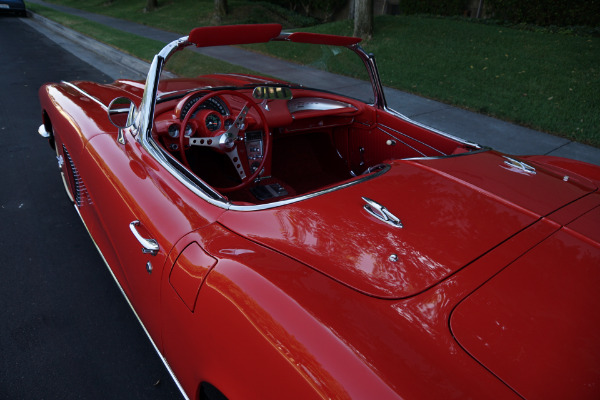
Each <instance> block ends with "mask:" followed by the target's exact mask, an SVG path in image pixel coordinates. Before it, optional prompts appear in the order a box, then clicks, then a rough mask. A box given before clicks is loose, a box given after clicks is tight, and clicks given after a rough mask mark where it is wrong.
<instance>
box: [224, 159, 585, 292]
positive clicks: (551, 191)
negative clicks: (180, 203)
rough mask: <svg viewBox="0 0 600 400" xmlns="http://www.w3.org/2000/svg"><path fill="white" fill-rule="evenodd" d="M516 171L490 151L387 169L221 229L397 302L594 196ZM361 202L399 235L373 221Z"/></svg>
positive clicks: (229, 215) (549, 177)
mask: <svg viewBox="0 0 600 400" xmlns="http://www.w3.org/2000/svg"><path fill="white" fill-rule="evenodd" d="M524 168H525V169H526V168H527V167H525V166H523V165H520V164H518V163H516V160H512V159H508V158H506V157H503V156H501V155H499V154H498V153H495V152H493V151H485V152H480V153H476V154H470V155H465V156H457V157H448V158H442V159H415V160H401V161H394V162H393V163H392V164H391V168H390V170H389V171H387V172H386V173H384V174H382V175H380V176H377V177H375V178H373V179H370V180H367V181H364V182H361V183H357V184H355V185H350V186H348V187H345V188H343V189H339V190H335V191H331V192H329V193H325V194H322V195H320V196H315V197H311V198H307V199H305V200H302V201H298V202H295V203H291V204H287V205H284V206H280V207H276V208H271V209H266V210H258V211H251V212H248V211H233V210H230V211H227V212H226V213H224V214H223V215H222V217H221V218H220V222H221V223H222V224H223V225H224V226H226V227H228V228H229V229H231V230H233V231H235V232H237V233H239V234H241V235H244V236H246V237H247V238H249V239H251V240H253V241H255V242H257V243H260V244H262V245H264V246H267V247H269V248H272V249H274V250H277V251H279V252H281V253H283V254H286V255H288V256H290V257H292V258H294V259H296V260H298V261H300V262H302V263H304V264H306V265H308V266H310V267H312V268H314V269H316V270H318V271H320V272H322V273H323V274H326V275H328V276H330V277H331V278H333V279H336V280H337V281H339V282H340V283H342V284H344V285H347V286H349V287H351V288H354V289H356V290H358V291H360V292H363V293H365V294H368V295H371V296H376V297H380V298H404V297H408V296H412V295H415V294H417V293H419V292H421V291H423V290H425V289H427V288H429V287H431V286H432V285H434V284H436V283H437V282H439V281H440V280H442V279H444V278H446V277H447V276H449V275H451V274H453V273H454V272H456V271H458V270H459V269H461V268H462V267H464V266H466V265H467V264H469V263H470V262H472V261H473V260H475V259H477V258H478V257H480V256H481V255H482V254H484V253H486V252H487V251H489V250H490V249H492V248H494V247H495V246H497V245H499V244H500V243H502V242H503V241H505V240H506V239H507V238H509V237H511V236H513V235H514V234H516V233H517V232H519V231H521V230H522V229H524V228H525V227H527V226H529V225H531V224H533V223H535V222H536V221H537V220H538V219H539V218H541V217H542V216H544V215H547V214H549V213H551V212H552V211H554V210H556V209H558V208H560V207H562V206H564V205H565V204H568V203H570V202H572V201H574V200H576V199H578V198H580V197H582V196H585V195H586V194H588V193H590V192H592V191H594V190H596V188H595V186H594V185H592V184H591V183H590V182H589V181H584V180H583V179H575V178H572V177H568V178H566V177H564V176H560V175H557V174H555V173H553V172H551V171H547V170H543V169H542V168H539V167H537V168H535V169H533V170H532V169H531V168H530V169H529V171H526V170H525V169H524ZM363 197H366V198H369V199H372V200H374V201H376V202H377V203H379V204H381V205H382V206H384V207H385V208H386V209H387V210H388V211H389V212H390V213H392V214H394V215H395V216H396V217H398V218H399V219H400V220H401V222H402V224H403V227H402V228H400V227H396V226H392V225H390V224H388V223H385V222H383V221H381V220H379V219H377V218H375V217H373V216H372V215H371V214H369V213H368V212H367V211H366V210H365V208H364V205H365V200H364V199H363Z"/></svg>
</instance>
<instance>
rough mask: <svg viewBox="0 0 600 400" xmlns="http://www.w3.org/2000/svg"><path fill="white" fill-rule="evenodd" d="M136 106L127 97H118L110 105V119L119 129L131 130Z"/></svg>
mask: <svg viewBox="0 0 600 400" xmlns="http://www.w3.org/2000/svg"><path fill="white" fill-rule="evenodd" d="M134 112H135V104H133V101H132V100H131V99H129V98H127V97H117V98H116V99H114V100H113V101H111V102H110V104H109V105H108V119H110V122H112V124H113V125H114V126H116V127H117V128H119V129H124V128H129V127H130V126H131V125H132V124H133V118H130V116H133V113H134Z"/></svg>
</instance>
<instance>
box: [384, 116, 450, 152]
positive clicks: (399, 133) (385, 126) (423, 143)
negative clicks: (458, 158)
mask: <svg viewBox="0 0 600 400" xmlns="http://www.w3.org/2000/svg"><path fill="white" fill-rule="evenodd" d="M383 128H385V129H389V130H390V131H392V132H394V133H397V134H398V135H402V136H404V137H406V138H409V139H411V140H414V141H415V142H417V143H420V144H422V145H423V146H425V147H429V148H430V149H431V150H433V151H437V152H438V153H440V155H442V156H447V154H446V153H444V152H443V151H441V150H438V149H436V148H435V147H433V146H431V145H429V144H427V143H425V142H422V141H420V140H417V139H415V138H414V137H412V136H409V135H407V134H405V133H402V132H400V131H398V130H396V129H394V128H392V127H389V126H387V125H383V124H378V125H377V129H379V130H380V131H382V132H383V133H385V134H386V135H389V136H391V137H393V138H394V139H396V140H398V141H400V142H402V143H403V144H404V145H405V146H408V147H410V148H411V149H413V150H414V151H416V152H417V153H421V155H422V156H423V157H426V154H425V153H423V152H422V151H419V150H417V149H415V148H414V147H413V146H411V145H409V144H408V143H406V142H404V141H402V140H400V139H399V138H397V137H396V136H394V135H392V134H391V133H389V132H386V131H385V130H384V129H383Z"/></svg>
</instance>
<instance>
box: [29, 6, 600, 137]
mask: <svg viewBox="0 0 600 400" xmlns="http://www.w3.org/2000/svg"><path fill="white" fill-rule="evenodd" d="M53 2H54V3H60V4H63V5H68V6H71V7H77V8H80V9H84V10H87V11H91V12H96V13H102V14H106V15H111V16H114V17H119V18H124V19H129V20H132V21H135V22H138V23H142V24H146V25H151V26H155V27H158V28H162V29H165V30H169V31H174V32H179V33H181V34H186V33H187V32H189V30H190V29H191V28H192V27H195V26H200V25H210V24H211V18H212V12H213V1H212V0H177V1H166V0H159V8H158V9H157V10H156V11H154V12H152V13H146V12H143V9H144V6H145V4H146V1H145V0H129V1H118V0H113V1H112V2H108V1H106V0H55V1H53ZM28 6H29V7H30V8H31V9H32V10H33V11H36V12H39V13H40V14H42V15H45V16H48V17H49V18H53V19H57V20H58V21H59V22H61V23H63V24H65V25H68V26H70V27H71V28H73V29H76V30H80V31H82V32H83V33H86V34H88V35H90V36H93V37H99V38H101V40H103V41H107V39H106V38H107V37H109V40H110V41H109V44H112V45H114V46H116V47H120V48H125V49H128V47H133V48H135V49H134V50H131V49H129V50H128V51H129V52H131V53H132V54H134V55H136V56H138V57H141V58H144V59H149V58H150V57H151V55H152V54H154V53H155V52H156V51H157V50H158V49H160V48H161V45H160V44H157V43H156V42H154V43H153V42H152V41H145V39H140V38H136V37H132V36H134V35H126V36H123V35H122V34H118V32H111V31H110V30H107V28H104V27H102V26H93V24H90V23H86V22H84V21H75V22H73V19H72V17H68V16H64V15H61V14H60V13H55V12H50V13H49V12H48V10H47V9H43V8H41V7H39V6H37V5H35V4H31V3H29V4H28ZM229 6H230V15H229V16H228V17H227V18H226V19H225V20H224V23H231V24H235V23H259V22H280V23H282V24H283V25H284V27H285V28H292V27H294V26H299V25H301V24H303V23H304V22H305V21H306V20H305V19H302V18H301V17H297V16H294V15H292V14H290V13H288V12H287V11H285V10H283V9H278V8H276V7H272V6H270V5H266V4H263V3H261V2H250V1H243V0H239V1H229ZM50 14H54V15H50ZM91 30H93V31H95V32H90V31H91ZM97 30H99V32H97ZM104 30H107V32H109V33H108V34H106V33H102V32H103V31H104ZM303 30H308V31H312V32H320V33H333V34H343V35H351V34H352V24H351V23H350V22H349V21H339V22H333V23H328V24H322V25H316V26H312V27H308V28H303ZM140 40H141V41H142V42H143V43H138V44H136V45H135V46H130V45H129V43H130V42H133V41H135V42H136V43H137V41H140ZM123 42H125V43H123ZM363 47H364V48H365V50H367V51H369V52H373V53H375V55H376V56H377V61H378V65H379V69H380V72H381V73H382V80H383V82H384V84H385V85H387V86H391V87H394V88H397V89H401V90H405V91H408V92H411V93H415V94H419V95H422V96H426V97H429V98H432V99H436V100H439V101H443V102H446V103H448V104H453V105H456V106H459V107H463V108H467V109H470V110H474V111H477V112H481V113H485V114H488V115H491V116H494V117H497V118H501V119H504V120H507V121H512V122H515V123H518V124H521V125H524V126H527V127H531V128H533V129H538V130H541V131H545V132H548V133H552V134H555V135H559V136H562V137H565V138H568V139H572V140H577V141H579V142H581V143H586V144H590V145H593V146H596V147H600V95H598V93H599V92H600V38H598V37H591V36H589V37H588V36H576V35H570V34H566V33H550V32H547V31H544V30H537V31H532V30H520V29H515V28H510V27H505V26H499V25H493V24H483V23H478V22H473V21H469V20H463V19H453V18H437V17H428V16H381V17H377V18H376V19H375V34H374V37H373V39H371V40H369V41H368V42H366V43H363ZM138 53H139V54H138ZM279 56H285V55H282V54H279ZM289 57H290V58H293V57H302V54H297V53H296V54H290V55H289ZM223 68H226V66H223ZM340 73H344V71H340Z"/></svg>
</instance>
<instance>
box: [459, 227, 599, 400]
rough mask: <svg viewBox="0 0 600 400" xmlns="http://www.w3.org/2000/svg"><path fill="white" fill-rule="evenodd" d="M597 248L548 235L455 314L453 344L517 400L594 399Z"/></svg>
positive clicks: (596, 378) (573, 237) (563, 236)
mask: <svg viewBox="0 0 600 400" xmlns="http://www.w3.org/2000/svg"><path fill="white" fill-rule="evenodd" d="M597 226H598V225H597ZM599 249H600V243H598V242H595V243H589V242H584V241H581V240H580V239H579V238H578V237H577V235H573V234H572V233H571V232H570V230H569V228H564V229H562V230H561V231H559V232H557V233H555V234H554V235H552V236H551V237H550V238H549V239H547V240H545V241H544V242H543V243H541V244H540V245H538V246H536V247H535V248H533V249H532V250H530V251H529V252H527V253H526V254H525V255H524V256H522V257H521V258H519V259H518V260H516V261H515V262H514V263H512V264H511V265H510V266H509V267H508V268H506V269H505V270H504V271H502V272H501V273H500V274H498V275H497V276H495V277H494V278H493V279H491V280H490V281H489V282H487V283H486V284H485V285H483V287H482V288H480V289H479V290H477V291H476V292H475V293H473V294H472V295H470V296H469V297H467V299H466V300H465V301H464V302H463V303H461V304H460V305H459V306H458V307H457V308H456V310H455V312H454V313H453V315H452V318H451V327H452V332H453V333H454V335H455V336H456V338H457V339H458V342H459V343H460V344H461V345H462V346H463V347H464V348H465V349H466V351H468V352H469V353H470V354H472V355H473V357H475V358H476V359H477V360H479V361H480V362H481V363H482V364H483V365H484V366H485V367H486V368H488V369H489V370H490V371H491V372H492V373H494V374H496V375H497V376H498V377H499V378H500V379H502V380H503V381H505V382H507V383H508V384H510V386H511V387H513V388H514V389H515V391H516V392H518V393H519V394H520V395H522V396H523V397H524V398H527V399H564V398H576V399H594V398H597V395H598V389H599V387H598V385H599V384H600V381H599V376H600V369H599V368H598V360H599V359H600V346H599V345H598V344H599V343H600V330H598V327H600V297H599V296H598V294H597V289H598V287H599V286H600V277H599V276H598V268H599V267H600V251H598V250H599ZM566 258H567V259H571V260H573V262H571V263H568V264H565V263H564V260H565V259H566ZM575 260H576V261H575ZM507 294H510V295H507ZM565 371H576V372H577V373H575V374H567V373H566V372H565Z"/></svg>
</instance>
